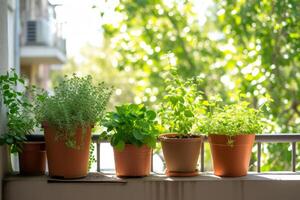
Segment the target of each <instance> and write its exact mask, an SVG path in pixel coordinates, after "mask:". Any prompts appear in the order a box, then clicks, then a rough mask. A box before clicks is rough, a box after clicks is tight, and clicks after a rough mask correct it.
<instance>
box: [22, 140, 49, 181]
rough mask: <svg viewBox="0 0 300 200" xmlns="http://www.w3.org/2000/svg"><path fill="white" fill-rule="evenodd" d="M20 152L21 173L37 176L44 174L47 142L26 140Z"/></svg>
mask: <svg viewBox="0 0 300 200" xmlns="http://www.w3.org/2000/svg"><path fill="white" fill-rule="evenodd" d="M22 147H23V148H22V152H20V153H19V165H20V174H21V175H28V176H35V175H44V174H45V169H46V149H45V142H41V141H40V142H39V141H35V142H24V143H23V146H22Z"/></svg>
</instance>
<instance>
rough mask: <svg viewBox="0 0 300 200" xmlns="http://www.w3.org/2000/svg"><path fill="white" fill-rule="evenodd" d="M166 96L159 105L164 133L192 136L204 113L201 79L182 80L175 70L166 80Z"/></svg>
mask: <svg viewBox="0 0 300 200" xmlns="http://www.w3.org/2000/svg"><path fill="white" fill-rule="evenodd" d="M165 82H166V85H167V87H166V89H165V90H166V95H165V96H164V98H163V100H162V103H161V104H160V110H159V116H160V118H161V124H162V127H163V128H164V131H165V132H170V133H178V134H180V135H181V136H184V135H189V134H192V132H193V131H194V130H195V128H196V122H197V120H198V117H199V116H201V115H202V114H203V112H204V111H205V110H204V108H203V106H202V92H201V91H200V88H199V85H200V83H201V79H200V78H199V77H193V78H190V79H186V80H184V79H183V78H180V77H179V75H178V74H177V71H176V70H173V71H172V72H171V73H170V74H168V78H167V79H166V81H165Z"/></svg>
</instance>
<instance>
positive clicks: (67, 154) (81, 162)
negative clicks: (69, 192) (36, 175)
mask: <svg viewBox="0 0 300 200" xmlns="http://www.w3.org/2000/svg"><path fill="white" fill-rule="evenodd" d="M43 128H44V131H45V141H46V152H47V158H48V167H49V175H50V176H53V177H60V178H81V177H85V176H86V175H87V173H88V161H89V148H90V142H91V127H88V128H84V129H82V128H81V127H80V128H77V130H76V133H75V137H76V147H75V148H70V147H67V146H66V144H65V141H64V140H62V139H57V134H56V131H57V130H56V129H55V128H53V127H51V126H49V125H45V124H44V125H43ZM83 131H84V132H83ZM82 134H84V137H83V138H82Z"/></svg>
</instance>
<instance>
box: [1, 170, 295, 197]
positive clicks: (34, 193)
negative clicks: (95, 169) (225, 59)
mask: <svg viewBox="0 0 300 200" xmlns="http://www.w3.org/2000/svg"><path fill="white" fill-rule="evenodd" d="M95 179H99V180H98V181H95V180H93V181H91V182H76V183H74V182H71V183H68V182H64V183H61V182H60V183H53V182H52V183H49V182H48V180H49V178H48V177H47V176H40V177H20V176H9V177H6V178H5V179H4V199H5V200H21V199H22V200H69V199H70V200H82V199H86V200H87V199H88V200H94V199H95V200H96V199H97V200H99V199H105V200H106V199H111V200H115V199H116V200H117V199H118V200H120V199H122V200H126V199H130V200H192V199H204V200H205V199H208V200H217V199H218V200H219V199H222V200H227V199H228V200H268V199H272V200H277V199H278V200H296V199H299V198H300V173H283V172H281V173H261V174H256V173H252V174H249V175H248V176H245V177H240V178H220V177H216V176H214V175H212V174H211V173H204V174H201V175H199V176H197V177H191V178H169V177H165V176H163V175H152V176H149V177H145V178H131V179H122V180H123V183H122V184H120V183H119V182H105V181H104V182H101V180H100V179H109V180H110V179H115V177H114V176H113V175H106V176H95Z"/></svg>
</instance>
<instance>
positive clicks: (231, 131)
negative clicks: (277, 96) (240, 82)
mask: <svg viewBox="0 0 300 200" xmlns="http://www.w3.org/2000/svg"><path fill="white" fill-rule="evenodd" d="M207 105H208V106H209V109H208V110H209V111H208V112H207V115H206V116H205V117H204V118H202V119H201V122H200V126H199V129H200V132H201V133H206V134H208V135H210V134H217V135H228V136H236V135H243V134H259V133H262V130H263V127H264V122H263V115H262V110H261V109H255V108H251V107H249V103H248V102H246V101H240V102H238V103H236V104H231V105H225V106H218V105H214V107H213V108H211V105H210V104H207Z"/></svg>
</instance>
